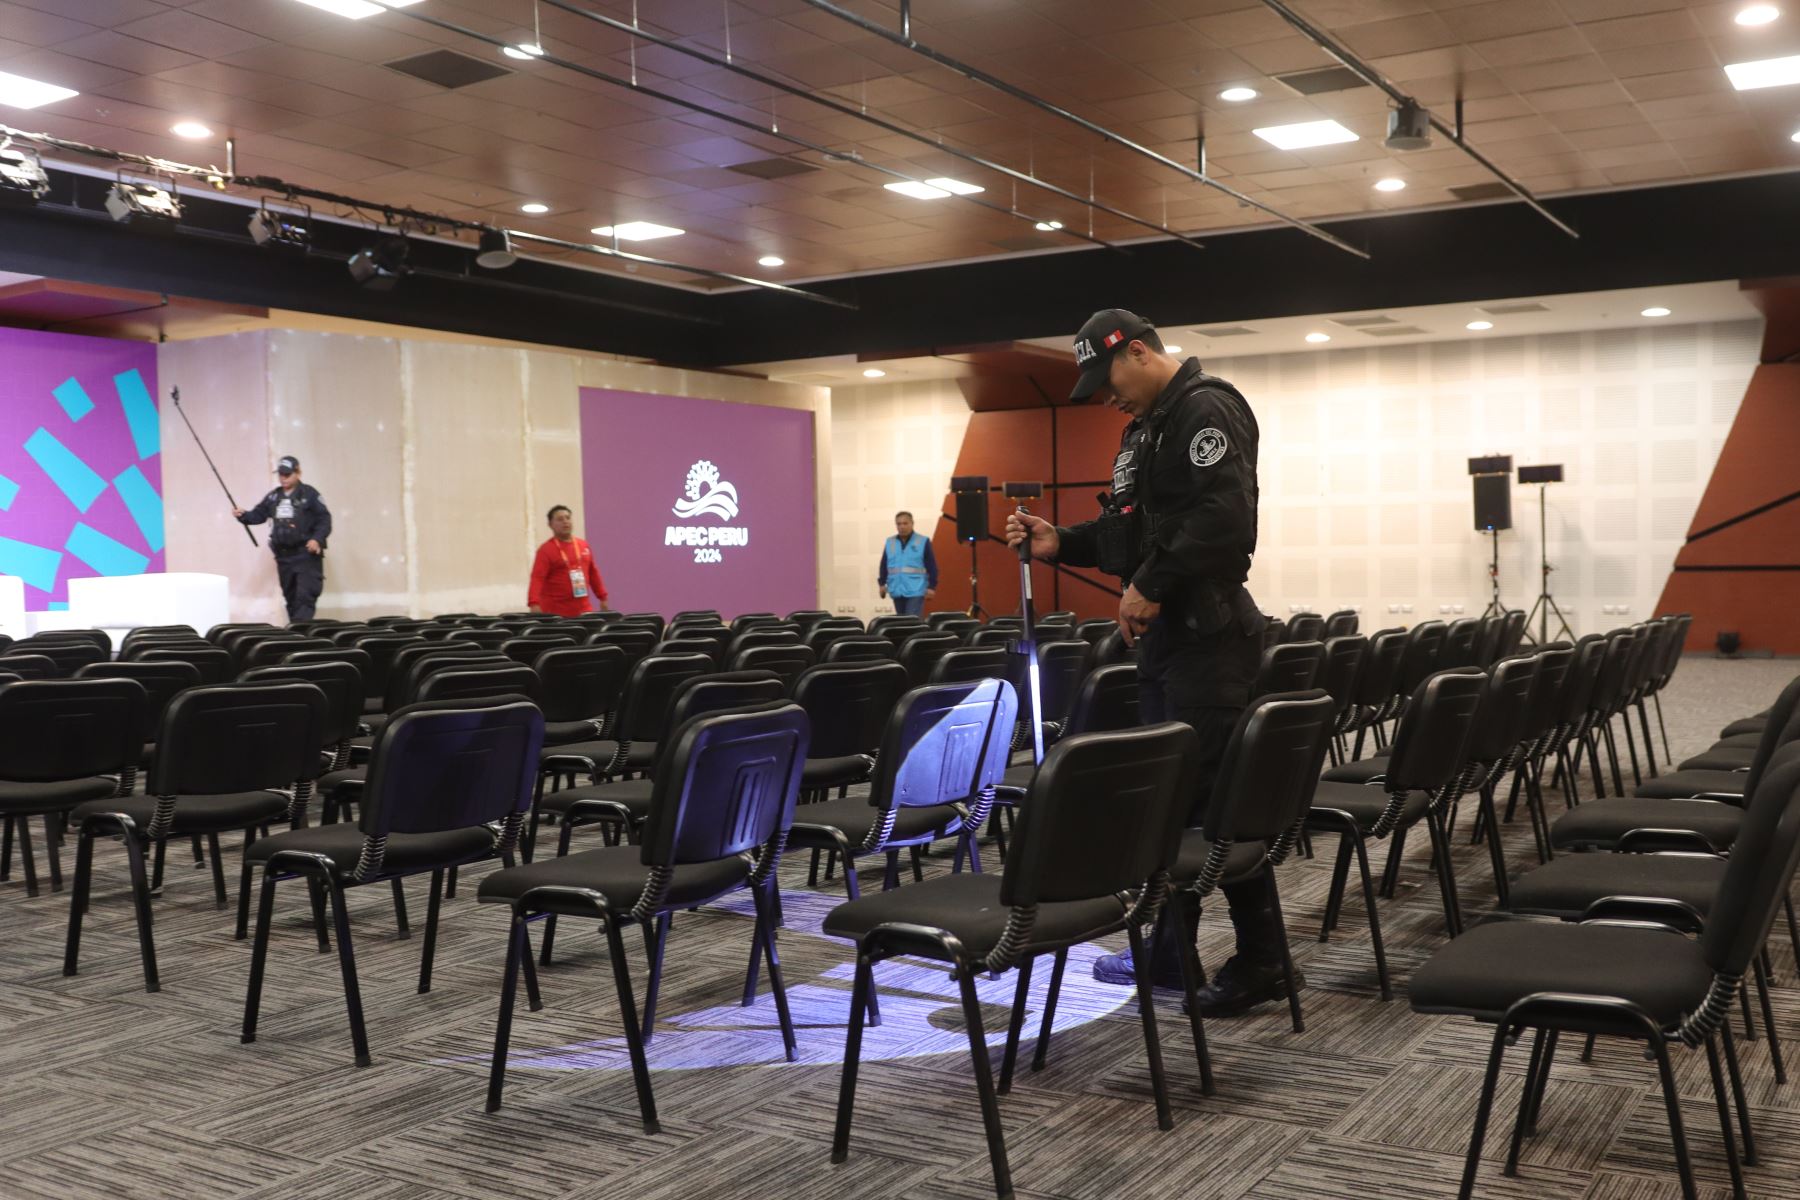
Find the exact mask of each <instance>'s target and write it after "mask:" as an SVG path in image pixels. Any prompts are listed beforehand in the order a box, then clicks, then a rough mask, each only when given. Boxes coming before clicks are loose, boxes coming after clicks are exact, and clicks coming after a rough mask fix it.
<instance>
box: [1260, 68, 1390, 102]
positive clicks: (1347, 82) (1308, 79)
mask: <svg viewBox="0 0 1800 1200" xmlns="http://www.w3.org/2000/svg"><path fill="white" fill-rule="evenodd" d="M1275 78H1276V79H1278V80H1280V81H1281V82H1282V83H1285V84H1287V85H1288V86H1289V87H1291V88H1293V89H1294V90H1295V91H1296V92H1299V93H1300V94H1301V95H1302V96H1318V95H1321V94H1323V93H1325V92H1342V91H1347V90H1349V89H1350V88H1359V87H1368V86H1369V85H1368V84H1367V83H1365V82H1363V77H1362V76H1361V75H1358V74H1357V73H1356V72H1355V71H1352V70H1351V69H1350V68H1349V67H1320V68H1319V69H1318V70H1316V71H1295V72H1294V73H1293V74H1292V75H1277V76H1275Z"/></svg>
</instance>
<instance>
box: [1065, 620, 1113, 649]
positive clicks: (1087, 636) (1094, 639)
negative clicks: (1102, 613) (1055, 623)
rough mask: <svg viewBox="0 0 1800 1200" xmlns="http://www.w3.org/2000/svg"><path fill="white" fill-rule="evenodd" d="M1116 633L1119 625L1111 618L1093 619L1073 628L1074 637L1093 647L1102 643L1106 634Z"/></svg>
mask: <svg viewBox="0 0 1800 1200" xmlns="http://www.w3.org/2000/svg"><path fill="white" fill-rule="evenodd" d="M1118 631H1119V623H1118V622H1117V621H1115V620H1113V619H1112V618H1111V617H1094V618H1092V619H1091V620H1087V621H1083V622H1081V623H1080V624H1078V625H1076V626H1075V636H1076V637H1078V638H1080V639H1081V640H1082V641H1084V642H1090V643H1092V644H1093V645H1095V646H1098V645H1099V644H1100V643H1101V642H1104V641H1105V640H1106V638H1107V635H1108V634H1113V633H1117V632H1118Z"/></svg>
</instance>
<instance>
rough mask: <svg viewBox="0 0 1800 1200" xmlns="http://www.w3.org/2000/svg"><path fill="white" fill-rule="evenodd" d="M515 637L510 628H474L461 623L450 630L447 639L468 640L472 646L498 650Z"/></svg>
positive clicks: (453, 640) (454, 640)
mask: <svg viewBox="0 0 1800 1200" xmlns="http://www.w3.org/2000/svg"><path fill="white" fill-rule="evenodd" d="M512 639H513V631H512V630H510V629H473V628H470V627H468V626H463V625H459V626H457V627H456V628H455V629H452V630H451V631H450V636H449V637H448V638H447V639H445V640H446V641H452V642H468V643H469V644H470V645H472V646H480V647H482V648H484V649H487V650H498V649H499V648H500V647H501V646H504V645H505V644H506V643H507V642H510V641H511V640H512Z"/></svg>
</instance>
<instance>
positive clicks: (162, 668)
mask: <svg viewBox="0 0 1800 1200" xmlns="http://www.w3.org/2000/svg"><path fill="white" fill-rule="evenodd" d="M75 678H77V679H135V680H137V681H138V683H139V685H140V686H142V687H143V689H144V695H145V697H146V700H147V705H146V707H145V709H144V720H143V731H144V736H145V737H146V738H148V737H149V736H150V735H151V734H152V733H154V732H156V730H157V728H158V727H159V726H161V725H162V717H163V713H164V712H165V711H167V709H168V707H169V701H171V700H173V699H174V698H175V696H176V693H178V692H182V691H185V690H186V689H188V688H191V687H199V686H200V670H199V668H198V667H196V666H194V665H193V664H192V663H184V662H124V661H121V662H99V663H89V664H88V665H87V666H85V667H83V668H81V670H79V671H77V672H75ZM0 777H3V773H0Z"/></svg>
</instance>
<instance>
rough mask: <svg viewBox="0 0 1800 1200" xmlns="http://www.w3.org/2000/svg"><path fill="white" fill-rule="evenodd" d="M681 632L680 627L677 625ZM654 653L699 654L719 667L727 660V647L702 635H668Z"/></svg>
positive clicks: (657, 645) (657, 644)
mask: <svg viewBox="0 0 1800 1200" xmlns="http://www.w3.org/2000/svg"><path fill="white" fill-rule="evenodd" d="M676 632H677V633H679V632H680V627H679V626H677V627H676ZM651 653H652V654H699V655H702V656H704V657H705V658H706V660H707V661H708V662H710V663H712V665H713V667H714V668H715V669H717V668H718V667H719V665H720V664H721V663H723V662H724V661H725V648H724V647H723V646H721V645H720V644H719V643H718V642H715V641H713V640H712V639H711V638H701V637H666V638H664V639H663V640H662V641H660V642H658V643H656V648H655V649H654V650H652V651H651Z"/></svg>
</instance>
